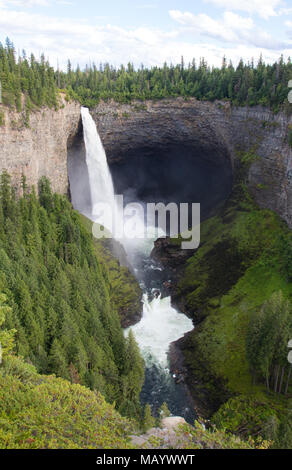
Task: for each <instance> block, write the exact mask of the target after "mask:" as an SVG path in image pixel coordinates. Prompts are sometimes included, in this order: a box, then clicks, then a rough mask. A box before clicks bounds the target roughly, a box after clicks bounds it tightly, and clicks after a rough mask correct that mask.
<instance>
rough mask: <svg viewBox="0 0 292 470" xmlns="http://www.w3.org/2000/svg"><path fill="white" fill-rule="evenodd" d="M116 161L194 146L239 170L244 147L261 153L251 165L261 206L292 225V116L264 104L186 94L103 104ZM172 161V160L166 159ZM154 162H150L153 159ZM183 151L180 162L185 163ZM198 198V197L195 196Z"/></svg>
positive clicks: (103, 125) (104, 131)
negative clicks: (207, 99)
mask: <svg viewBox="0 0 292 470" xmlns="http://www.w3.org/2000/svg"><path fill="white" fill-rule="evenodd" d="M92 114H93V117H94V119H95V121H96V124H97V128H98V131H99V133H100V136H101V138H102V141H103V143H104V147H105V150H106V153H107V157H108V160H109V163H110V164H116V163H118V164H119V163H121V162H123V161H124V160H125V159H135V158H136V157H137V155H138V154H139V153H143V155H144V156H145V157H151V156H153V155H155V154H156V155H157V154H158V153H159V152H161V151H163V152H164V153H165V155H166V158H167V152H168V151H170V150H171V148H172V147H173V146H177V147H178V148H179V147H188V148H193V149H194V158H196V156H197V158H200V159H206V160H208V162H209V163H210V165H213V166H216V165H217V166H219V167H221V169H222V167H223V168H225V170H224V171H225V173H226V174H227V175H228V167H229V166H231V167H232V169H233V170H232V171H233V172H234V171H235V168H236V160H237V158H238V152H239V151H253V152H254V153H255V154H256V155H258V156H259V157H260V158H259V159H257V160H255V161H254V162H253V163H252V165H251V167H250V170H249V186H250V190H251V192H252V193H253V194H254V196H255V199H256V201H257V202H258V203H259V205H260V206H261V207H266V208H269V209H272V210H275V211H276V212H277V213H278V214H280V216H281V217H283V219H284V220H286V222H287V223H288V225H289V226H290V227H292V149H291V148H290V146H289V143H288V134H289V126H290V125H291V124H292V117H290V118H288V117H287V116H286V115H285V114H283V113H279V114H277V115H274V114H273V113H272V112H271V111H270V110H268V109H265V108H262V107H253V108H248V107H243V108H236V107H231V106H230V105H229V104H228V103H223V102H220V103H219V102H216V103H208V102H200V101H197V100H195V99H190V100H187V101H185V100H183V99H182V98H178V99H172V100H162V101H158V102H150V101H149V102H146V103H143V104H141V103H138V102H137V103H133V104H132V105H127V104H117V103H113V102H110V103H100V104H99V105H98V106H97V107H96V108H95V109H94V110H93V111H92ZM165 162H166V165H167V160H165ZM150 163H152V162H150V161H149V164H150ZM183 163H184V162H183V152H182V154H181V157H180V161H178V166H180V165H183ZM194 202H195V201H194Z"/></svg>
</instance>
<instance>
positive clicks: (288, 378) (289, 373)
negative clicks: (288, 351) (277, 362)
mask: <svg viewBox="0 0 292 470" xmlns="http://www.w3.org/2000/svg"><path fill="white" fill-rule="evenodd" d="M291 370H292V364H291V366H290V367H289V372H288V377H287V382H286V387H285V395H287V393H288V387H289V381H290V377H291Z"/></svg>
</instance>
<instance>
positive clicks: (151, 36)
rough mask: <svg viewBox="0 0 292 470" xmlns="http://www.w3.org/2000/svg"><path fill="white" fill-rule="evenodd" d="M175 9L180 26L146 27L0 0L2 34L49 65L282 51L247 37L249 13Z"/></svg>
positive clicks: (216, 60) (216, 58) (270, 57)
mask: <svg viewBox="0 0 292 470" xmlns="http://www.w3.org/2000/svg"><path fill="white" fill-rule="evenodd" d="M178 13H179V14H178ZM178 13H177V14H176V15H174V16H176V18H175V19H176V21H178V23H179V24H180V25H181V28H180V27H179V26H178V27H177V28H174V29H173V30H172V31H163V30H161V29H154V28H147V27H137V28H121V27H117V26H114V25H112V24H104V25H103V26H97V25H96V24H95V23H94V19H92V20H91V21H89V20H82V19H79V20H77V19H76V20H73V19H64V18H58V17H49V16H46V15H43V14H42V15H40V14H35V13H31V12H28V11H27V10H24V11H13V10H10V9H3V8H2V9H1V0H0V38H1V39H2V40H4V39H5V38H6V36H9V37H10V39H12V40H13V41H14V43H15V47H16V49H17V50H18V48H19V49H20V50H22V49H26V50H27V52H28V53H30V52H33V53H34V54H35V55H36V56H39V55H40V54H41V53H42V52H45V54H46V57H49V59H50V61H51V63H52V65H56V63H57V60H58V61H59V64H60V66H61V67H65V66H66V63H67V59H68V58H70V59H71V61H72V63H73V65H75V66H76V65H77V63H79V64H80V65H81V66H84V65H85V63H86V62H87V63H88V62H89V61H92V62H93V61H94V62H95V63H96V64H99V62H110V63H111V64H113V65H117V66H118V65H120V64H121V63H124V64H126V63H127V62H129V61H130V62H133V63H134V64H135V65H136V66H138V65H140V63H141V62H143V63H144V64H145V65H161V64H163V62H164V61H167V62H172V63H178V62H180V57H181V55H183V56H184V57H185V61H186V62H188V61H191V60H192V58H193V57H195V58H196V59H197V60H199V58H200V57H205V58H206V59H207V60H208V62H209V63H210V64H214V65H220V64H221V61H222V57H223V55H226V57H227V58H228V59H229V58H230V59H232V60H233V61H234V63H236V62H238V60H239V59H240V58H241V57H242V58H243V59H244V60H250V59H251V57H255V58H257V57H259V56H260V54H261V53H263V57H264V59H265V60H266V61H267V62H273V61H275V60H277V59H278V58H279V56H280V54H281V49H280V48H279V50H278V49H275V44H271V45H269V41H270V38H269V35H267V37H266V40H265V41H264V38H263V36H262V37H261V38H260V40H259V43H258V44H257V41H255V40H253V41H251V37H252V36H254V37H256V32H255V29H254V23H253V21H252V20H251V19H249V18H242V17H240V16H238V15H235V14H234V13H230V12H226V13H225V15H224V16H223V19H222V20H221V21H215V20H212V19H211V18H209V17H208V16H207V15H204V17H203V18H202V17H201V16H200V17H199V19H198V18H197V17H195V15H192V14H184V13H181V12H178ZM194 18H195V23H193V21H194ZM238 25H240V29H241V33H240V34H241V37H240V38H239V37H238V31H237V30H238V28H239V26H238ZM185 28H190V30H191V31H199V32H201V31H205V32H207V33H208V34H206V36H208V37H220V38H223V39H224V40H225V42H226V44H227V47H221V46H218V45H214V44H208V43H207V41H205V42H199V40H198V38H197V36H196V35H194V38H193V39H189V36H186V37H188V40H184V36H183V34H184V30H185ZM211 34H213V36H212V35H211ZM262 34H264V33H262ZM244 35H246V37H247V38H248V39H246V38H245V36H244ZM240 41H242V42H240ZM274 43H275V41H274ZM259 45H261V47H259ZM270 46H271V47H270ZM268 47H270V50H269V49H268ZM286 52H287V56H288V55H291V56H292V47H291V50H287V51H286Z"/></svg>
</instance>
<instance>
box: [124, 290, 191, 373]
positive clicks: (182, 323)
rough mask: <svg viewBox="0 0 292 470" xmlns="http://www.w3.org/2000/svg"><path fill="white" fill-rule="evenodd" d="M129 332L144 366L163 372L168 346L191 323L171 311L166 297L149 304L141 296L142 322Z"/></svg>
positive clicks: (175, 311) (168, 298)
mask: <svg viewBox="0 0 292 470" xmlns="http://www.w3.org/2000/svg"><path fill="white" fill-rule="evenodd" d="M131 329H132V331H133V333H134V335H135V338H136V340H137V342H138V344H139V347H140V349H141V351H142V354H143V356H144V357H146V358H147V362H151V363H153V362H154V363H156V364H159V365H160V366H161V367H163V368H167V367H168V360H167V352H168V348H169V345H170V343H172V342H173V341H176V340H178V339H179V338H181V337H182V336H183V335H184V334H185V333H186V332H188V331H190V330H192V329H193V323H192V321H191V320H190V319H189V318H188V317H186V316H185V315H183V314H182V313H179V312H178V311H177V310H176V309H175V308H173V307H172V305H171V298H170V297H164V298H161V295H159V296H158V297H154V298H153V300H152V301H151V302H150V301H149V296H148V294H147V293H145V294H144V295H143V316H142V319H141V321H140V322H139V323H137V324H136V325H134V326H132V327H131Z"/></svg>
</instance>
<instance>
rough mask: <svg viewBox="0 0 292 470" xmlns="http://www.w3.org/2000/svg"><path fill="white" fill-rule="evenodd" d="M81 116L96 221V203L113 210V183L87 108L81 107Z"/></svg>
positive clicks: (97, 212)
mask: <svg viewBox="0 0 292 470" xmlns="http://www.w3.org/2000/svg"><path fill="white" fill-rule="evenodd" d="M81 117H82V124H83V134H84V142H85V148H86V164H87V168H88V175H89V185H90V193H91V202H92V208H91V211H92V217H93V220H95V221H96V220H97V218H98V214H99V210H98V204H100V203H106V204H109V205H110V206H111V207H112V209H113V210H114V207H115V200H114V185H113V181H112V177H111V173H110V170H109V167H108V164H107V159H106V154H105V151H104V148H103V145H102V142H101V139H100V137H99V134H98V132H97V129H96V125H95V122H94V120H93V119H92V116H91V114H90V112H89V109H88V108H83V107H82V108H81ZM101 222H102V221H101Z"/></svg>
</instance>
